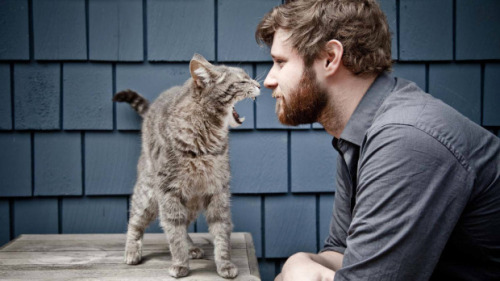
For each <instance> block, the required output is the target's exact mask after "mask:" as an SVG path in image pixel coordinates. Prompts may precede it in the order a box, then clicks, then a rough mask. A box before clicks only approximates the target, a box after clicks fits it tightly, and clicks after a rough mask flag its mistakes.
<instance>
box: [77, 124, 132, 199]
mask: <svg viewBox="0 0 500 281" xmlns="http://www.w3.org/2000/svg"><path fill="white" fill-rule="evenodd" d="M140 151H141V145H140V135H139V134H138V133H137V132H112V133H107V132H106V133H99V132H88V133H85V194H87V195H104V194H107V195H117V194H119V195H122V194H132V190H133V187H134V184H135V180H136V173H137V168H136V167H137V161H138V160H139V155H140Z"/></svg>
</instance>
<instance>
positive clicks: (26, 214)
mask: <svg viewBox="0 0 500 281" xmlns="http://www.w3.org/2000/svg"><path fill="white" fill-rule="evenodd" d="M13 219H14V237H17V236H19V235H21V234H57V233H59V226H58V203H57V199H53V198H31V199H19V200H15V201H14V214H13Z"/></svg>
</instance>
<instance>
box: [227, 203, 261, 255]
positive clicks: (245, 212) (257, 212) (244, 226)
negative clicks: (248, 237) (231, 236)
mask: <svg viewBox="0 0 500 281" xmlns="http://www.w3.org/2000/svg"><path fill="white" fill-rule="evenodd" d="M231 212H232V217H233V224H234V230H233V231H235V232H250V233H251V234H252V238H253V243H254V245H255V252H256V254H257V257H262V221H261V215H262V214H261V197H260V196H233V197H232V198H231Z"/></svg>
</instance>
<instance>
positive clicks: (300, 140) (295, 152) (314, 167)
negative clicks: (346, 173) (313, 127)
mask: <svg viewBox="0 0 500 281" xmlns="http://www.w3.org/2000/svg"><path fill="white" fill-rule="evenodd" d="M291 134H292V136H291V140H290V142H291V159H290V161H291V170H290V173H291V180H292V192H333V191H335V175H336V169H337V152H336V151H335V149H334V148H333V146H332V144H331V141H332V138H333V137H332V136H331V135H329V134H328V133H326V132H325V131H305V132H302V131H293V132H292V133H291Z"/></svg>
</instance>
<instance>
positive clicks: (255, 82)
mask: <svg viewBox="0 0 500 281" xmlns="http://www.w3.org/2000/svg"><path fill="white" fill-rule="evenodd" d="M253 84H254V85H255V86H256V87H257V88H259V89H260V83H259V82H257V81H253Z"/></svg>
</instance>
